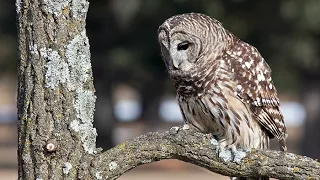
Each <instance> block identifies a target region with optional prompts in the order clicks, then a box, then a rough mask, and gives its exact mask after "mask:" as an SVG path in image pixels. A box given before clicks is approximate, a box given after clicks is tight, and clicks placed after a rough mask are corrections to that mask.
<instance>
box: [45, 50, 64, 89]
mask: <svg viewBox="0 0 320 180" xmlns="http://www.w3.org/2000/svg"><path fill="white" fill-rule="evenodd" d="M40 55H41V56H42V57H44V58H45V59H47V61H48V62H47V63H46V64H45V67H46V69H47V71H46V74H45V79H46V85H45V86H46V87H47V88H51V89H55V88H56V87H57V86H58V85H59V83H65V82H67V81H68V80H69V76H70V75H69V68H68V64H67V63H66V62H65V61H64V60H63V59H62V58H61V56H60V55H59V53H58V52H57V51H54V50H52V49H50V48H48V49H47V48H41V49H40Z"/></svg>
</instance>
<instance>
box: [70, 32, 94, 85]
mask: <svg viewBox="0 0 320 180" xmlns="http://www.w3.org/2000/svg"><path fill="white" fill-rule="evenodd" d="M66 58H67V63H68V65H69V70H70V71H69V72H70V79H69V82H68V89H69V90H70V91H71V90H76V89H77V88H79V87H82V86H83V83H84V82H86V81H87V79H88V77H89V75H90V74H89V70H90V68H91V62H90V45H89V39H88V37H87V36H86V32H85V31H83V32H81V33H80V34H79V35H77V36H75V37H74V38H73V39H72V40H71V41H70V43H69V44H68V45H67V46H66Z"/></svg>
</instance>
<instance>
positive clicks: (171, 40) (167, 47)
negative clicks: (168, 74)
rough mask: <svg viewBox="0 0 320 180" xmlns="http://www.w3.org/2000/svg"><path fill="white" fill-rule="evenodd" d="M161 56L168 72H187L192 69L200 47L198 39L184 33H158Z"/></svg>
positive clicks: (163, 31)
mask: <svg viewBox="0 0 320 180" xmlns="http://www.w3.org/2000/svg"><path fill="white" fill-rule="evenodd" d="M159 42H160V46H161V50H162V55H163V58H164V61H165V63H166V66H167V68H168V69H169V70H173V71H174V70H179V71H184V72H187V71H189V70H190V69H191V68H192V67H194V65H195V63H196V61H197V58H198V55H199V52H200V47H201V42H200V39H199V38H198V37H195V36H193V35H191V34H189V33H185V32H181V31H178V32H172V33H170V32H168V31H165V30H161V31H160V32H159Z"/></svg>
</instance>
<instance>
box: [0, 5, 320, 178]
mask: <svg viewBox="0 0 320 180" xmlns="http://www.w3.org/2000/svg"><path fill="white" fill-rule="evenodd" d="M0 4H1V5H0V179H1V180H2V179H17V158H16V150H17V130H16V124H17V116H16V86H17V72H16V69H17V68H16V66H17V59H18V55H17V35H16V32H17V31H16V24H15V5H14V2H13V1H6V0H0ZM187 12H201V13H205V14H207V15H210V16H212V17H214V18H216V19H218V20H219V21H221V22H222V23H223V24H224V26H225V28H227V29H228V30H230V31H231V32H233V33H234V34H235V35H237V36H238V37H240V39H242V40H244V41H246V42H248V43H250V44H251V45H254V46H255V47H257V48H258V50H259V51H260V52H261V54H262V55H263V56H264V58H265V59H266V61H267V62H268V63H269V65H270V66H271V68H272V70H273V79H274V83H275V85H276V87H277V89H278V93H279V98H280V100H281V104H282V107H281V108H282V112H283V114H284V117H285V121H286V124H287V127H288V133H289V138H288V149H289V151H290V152H294V153H298V154H302V155H306V156H310V157H312V158H317V159H319V158H320V140H319V139H320V130H319V129H318V128H319V127H320V18H319V17H320V1H318V0H310V1H302V0H297V1H255V0H228V1H225V0H199V1H192V0H153V1H148V0H91V1H90V8H89V13H88V17H87V34H88V36H89V39H90V45H91V55H92V66H93V72H94V73H93V75H94V79H95V87H96V91H97V92H96V95H97V97H98V99H97V103H96V113H95V122H94V123H95V127H96V128H97V130H98V134H99V136H98V139H97V141H98V146H100V147H103V148H105V149H108V148H110V147H112V146H114V145H116V144H118V143H120V142H123V141H125V140H127V139H130V138H132V137H134V136H137V135H140V134H142V133H145V132H149V131H164V130H168V129H169V128H170V127H172V126H174V125H178V124H182V116H181V114H180V110H179V107H178V104H177V102H176V100H175V92H174V87H173V85H172V83H171V81H170V79H169V78H168V75H167V73H166V70H165V67H164V64H163V62H162V59H161V55H160V50H159V46H158V42H157V28H158V26H159V25H160V24H162V22H163V21H164V20H165V19H167V18H169V17H170V16H172V15H175V14H180V13H187ZM272 143H273V144H272V146H273V147H275V149H276V148H278V146H277V142H275V141H273V142H272ZM212 177H216V179H228V178H225V177H222V176H220V175H213V174H212V173H210V172H208V171H206V170H204V169H201V168H198V167H196V166H193V165H189V164H187V163H183V162H180V161H176V160H166V161H161V162H157V163H153V164H150V165H144V166H141V167H139V168H137V169H135V170H132V171H130V172H128V173H126V174H125V175H123V176H122V177H121V178H120V179H122V180H129V179H132V180H134V179H150V178H153V179H157V178H159V179H160V178H161V179H180V178H181V179H194V178H202V179H212Z"/></svg>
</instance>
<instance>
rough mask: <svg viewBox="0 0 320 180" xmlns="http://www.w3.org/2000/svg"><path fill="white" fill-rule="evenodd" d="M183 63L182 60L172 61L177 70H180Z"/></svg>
mask: <svg viewBox="0 0 320 180" xmlns="http://www.w3.org/2000/svg"><path fill="white" fill-rule="evenodd" d="M181 63H182V60H181V59H174V60H172V64H173V67H174V68H176V69H179V66H180V64H181Z"/></svg>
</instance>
